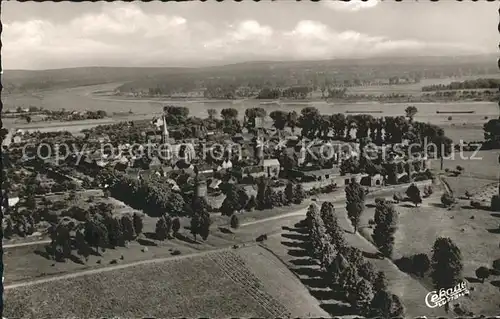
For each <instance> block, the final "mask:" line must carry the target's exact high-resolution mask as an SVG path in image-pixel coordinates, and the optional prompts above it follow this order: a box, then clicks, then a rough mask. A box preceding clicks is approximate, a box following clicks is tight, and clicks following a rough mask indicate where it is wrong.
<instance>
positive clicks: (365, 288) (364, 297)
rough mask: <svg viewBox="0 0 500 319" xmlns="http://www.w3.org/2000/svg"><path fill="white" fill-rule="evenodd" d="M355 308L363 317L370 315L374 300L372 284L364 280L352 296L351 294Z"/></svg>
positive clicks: (359, 283)
mask: <svg viewBox="0 0 500 319" xmlns="http://www.w3.org/2000/svg"><path fill="white" fill-rule="evenodd" d="M349 296H350V298H349V299H350V300H351V303H352V305H353V307H354V308H355V309H356V310H357V311H358V312H359V313H360V314H361V315H363V316H368V315H369V314H370V304H371V301H372V299H373V289H372V284H371V283H370V282H369V281H368V280H366V279H364V278H362V279H361V280H360V281H359V282H358V283H357V285H356V287H355V290H354V291H353V293H352V294H349Z"/></svg>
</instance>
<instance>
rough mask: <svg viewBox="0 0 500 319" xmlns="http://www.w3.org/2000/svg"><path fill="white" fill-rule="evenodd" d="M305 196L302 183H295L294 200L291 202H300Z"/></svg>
mask: <svg viewBox="0 0 500 319" xmlns="http://www.w3.org/2000/svg"><path fill="white" fill-rule="evenodd" d="M305 198H306V193H305V191H304V188H303V187H302V184H300V183H299V184H297V186H295V192H294V200H293V202H294V203H295V204H302V201H303V200H304V199H305Z"/></svg>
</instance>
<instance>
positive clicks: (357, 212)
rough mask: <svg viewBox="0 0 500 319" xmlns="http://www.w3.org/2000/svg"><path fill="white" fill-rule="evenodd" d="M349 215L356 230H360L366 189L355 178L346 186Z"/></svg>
mask: <svg viewBox="0 0 500 319" xmlns="http://www.w3.org/2000/svg"><path fill="white" fill-rule="evenodd" d="M345 192H346V208H347V216H348V217H349V219H350V220H351V223H352V225H353V226H354V232H357V231H358V226H359V221H360V217H361V213H363V210H364V208H365V196H366V193H365V190H364V189H363V187H361V185H359V183H358V182H356V180H355V179H352V180H351V183H349V184H348V185H347V186H346V187H345Z"/></svg>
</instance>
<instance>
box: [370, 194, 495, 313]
mask: <svg viewBox="0 0 500 319" xmlns="http://www.w3.org/2000/svg"><path fill="white" fill-rule="evenodd" d="M439 197H440V194H436V196H433V197H431V198H430V199H429V200H425V201H424V203H423V204H422V205H421V206H420V207H418V208H415V207H411V205H409V204H399V205H397V206H396V210H397V211H398V213H399V227H398V230H397V232H396V235H395V246H394V255H393V259H398V258H400V257H403V256H410V255H413V254H417V253H427V254H429V256H431V249H432V245H433V244H434V241H435V239H436V238H437V237H439V236H443V237H449V238H451V239H452V240H453V242H454V243H455V244H456V245H457V246H458V247H459V248H460V250H461V252H462V258H463V263H464V272H463V275H464V276H465V278H466V279H468V280H469V286H470V287H473V288H474V291H472V292H471V295H470V297H467V298H465V297H464V298H462V299H461V300H457V302H460V303H461V304H463V305H465V307H466V308H467V309H468V310H469V311H472V312H474V314H483V315H492V314H493V313H496V312H498V306H499V305H498V300H500V290H499V289H498V279H499V278H498V277H494V276H493V277H490V279H489V280H487V281H486V282H485V283H484V284H481V283H477V282H476V280H475V270H476V269H477V268H478V267H480V266H486V267H490V268H491V264H492V262H493V260H495V259H497V258H499V257H500V252H499V251H498V248H499V246H498V245H499V240H500V236H499V232H498V231H496V230H495V229H497V228H498V224H499V222H500V220H499V219H498V217H499V216H500V215H498V214H495V213H490V212H488V211H484V210H475V209H470V208H465V207H467V206H468V202H467V201H461V203H460V205H457V207H456V208H454V209H453V210H447V209H444V208H442V207H441V204H440V201H439ZM374 212H375V209H374V208H368V209H366V210H365V212H364V214H363V217H362V221H361V224H362V225H367V224H368V220H369V219H373V215H374ZM362 232H363V233H364V234H365V236H366V237H367V238H370V237H371V232H372V229H370V228H363V230H362ZM419 281H420V282H422V284H423V285H425V286H426V287H427V289H429V290H431V289H432V283H431V282H430V280H429V278H425V279H423V280H422V279H419Z"/></svg>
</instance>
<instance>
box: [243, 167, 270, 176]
mask: <svg viewBox="0 0 500 319" xmlns="http://www.w3.org/2000/svg"><path fill="white" fill-rule="evenodd" d="M243 173H244V174H247V175H249V176H252V177H253V178H258V177H261V176H266V175H267V173H266V172H265V171H264V167H263V166H247V167H245V168H244V169H243Z"/></svg>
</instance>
